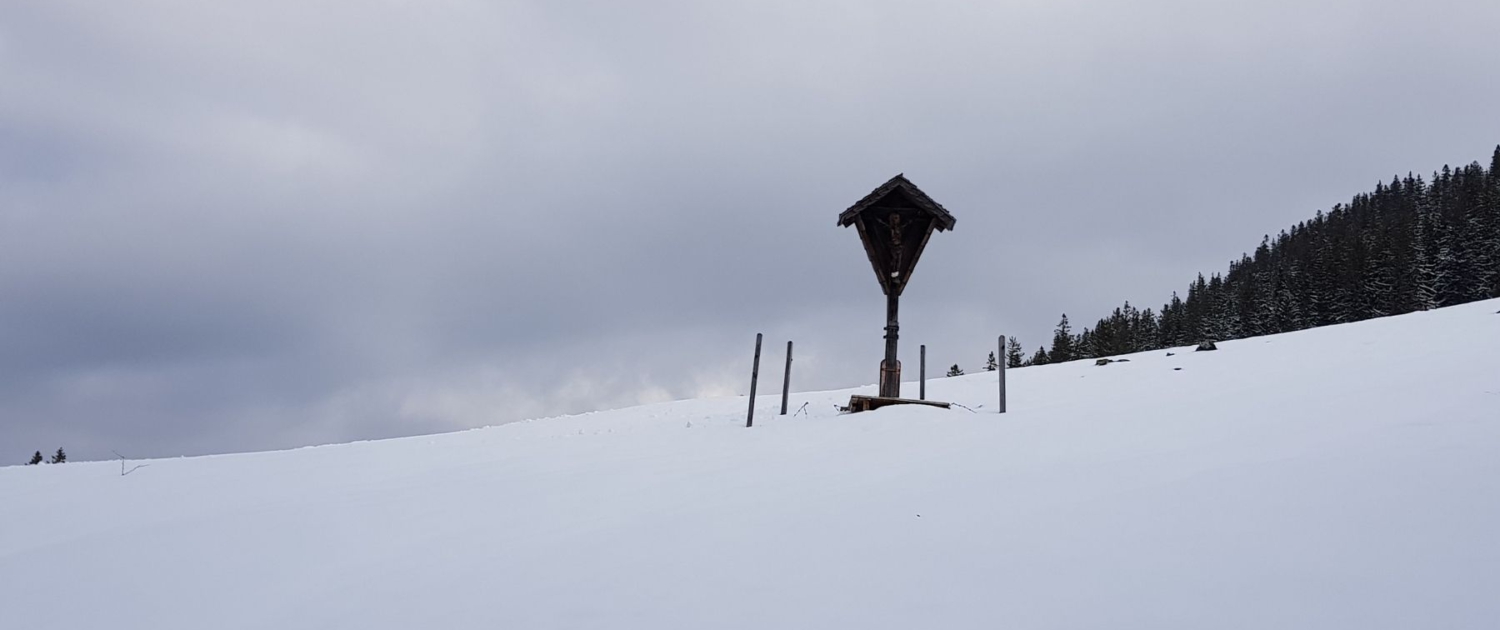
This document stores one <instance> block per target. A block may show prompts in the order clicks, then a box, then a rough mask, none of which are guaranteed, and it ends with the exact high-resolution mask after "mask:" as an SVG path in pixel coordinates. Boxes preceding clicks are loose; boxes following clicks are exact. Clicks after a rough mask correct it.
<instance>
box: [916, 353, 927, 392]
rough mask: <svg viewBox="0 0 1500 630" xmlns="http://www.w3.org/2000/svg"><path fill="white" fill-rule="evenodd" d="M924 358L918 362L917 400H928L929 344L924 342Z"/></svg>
mask: <svg viewBox="0 0 1500 630" xmlns="http://www.w3.org/2000/svg"><path fill="white" fill-rule="evenodd" d="M921 355H922V359H921V361H920V362H919V363H918V364H917V374H918V376H917V380H918V382H919V383H920V384H919V385H917V400H927V344H922V352H921Z"/></svg>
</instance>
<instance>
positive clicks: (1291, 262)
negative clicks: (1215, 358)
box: [1024, 147, 1500, 365]
mask: <svg viewBox="0 0 1500 630" xmlns="http://www.w3.org/2000/svg"><path fill="white" fill-rule="evenodd" d="M1491 297H1500V147H1496V149H1495V153H1494V155H1493V157H1492V158H1491V161H1490V167H1489V169H1488V170H1486V169H1485V168H1484V167H1483V166H1482V165H1480V164H1479V163H1478V162H1474V163H1472V164H1470V165H1468V166H1465V167H1462V168H1459V169H1452V168H1449V167H1447V166H1444V167H1443V169H1442V170H1441V171H1439V172H1435V173H1433V174H1432V176H1431V177H1430V178H1429V179H1423V178H1422V177H1421V176H1413V175H1411V174H1408V175H1407V176H1406V177H1404V178H1402V177H1395V178H1392V179H1391V182H1390V183H1389V184H1385V183H1382V184H1377V185H1376V186H1375V191H1374V192H1369V193H1362V194H1359V195H1356V196H1355V197H1354V198H1353V199H1351V200H1350V201H1349V203H1347V204H1338V205H1335V206H1334V207H1333V208H1332V209H1330V210H1329V211H1328V213H1326V214H1325V213H1323V212H1322V211H1319V212H1318V214H1317V215H1316V216H1314V217H1313V218H1312V219H1311V220H1308V221H1304V222H1301V223H1298V224H1297V225H1294V226H1292V227H1291V228H1290V229H1288V230H1284V231H1282V232H1281V233H1280V234H1277V235H1276V236H1275V237H1271V236H1266V237H1265V238H1263V239H1262V240H1261V243H1260V246H1259V247H1256V248H1255V253H1254V254H1244V255H1242V256H1241V257H1240V259H1239V260H1236V261H1233V262H1230V263H1229V270H1228V271H1227V272H1225V273H1222V274H1221V273H1214V274H1212V275H1211V276H1209V277H1208V278H1204V277H1203V274H1201V273H1200V274H1199V275H1198V278H1197V279H1196V280H1194V281H1193V282H1192V283H1191V284H1189V285H1188V287H1187V294H1186V295H1185V296H1182V295H1179V294H1177V293H1176V292H1174V293H1173V294H1172V298H1171V299H1170V300H1169V301H1168V302H1167V303H1165V304H1163V305H1162V307H1161V309H1160V310H1152V309H1151V308H1146V309H1138V308H1136V307H1135V306H1132V305H1131V304H1130V303H1129V302H1126V303H1125V304H1124V305H1122V306H1120V307H1119V308H1116V309H1115V310H1114V312H1113V313H1110V314H1109V315H1108V316H1107V317H1103V318H1101V319H1099V320H1098V322H1096V323H1095V324H1094V325H1093V326H1091V327H1085V328H1083V330H1082V331H1081V332H1077V333H1075V332H1074V329H1073V326H1072V324H1071V323H1070V322H1069V321H1068V316H1067V315H1063V317H1062V321H1061V322H1059V323H1058V326H1057V329H1056V331H1055V332H1054V334H1053V338H1052V345H1051V347H1050V348H1047V347H1043V348H1039V349H1038V350H1037V351H1036V353H1035V354H1033V355H1032V356H1031V357H1030V358H1028V359H1027V360H1026V361H1025V363H1024V364H1025V365H1040V364H1043V363H1056V362H1061V361H1071V360H1075V359H1087V358H1095V357H1107V356H1112V355H1117V354H1126V353H1130V352H1141V351H1145V350H1155V349H1160V348H1171V347H1177V346H1183V345H1188V344H1194V343H1198V342H1201V341H1207V340H1213V341H1224V340H1228V339H1239V338H1242V337H1254V336H1258V335H1269V334H1274V333H1281V332H1288V331H1293V330H1302V329H1304V328H1314V327H1317V326H1327V325H1329V324H1341V323H1344V322H1353V321H1359V320H1362V319H1369V318H1372V317H1382V316H1386V315H1398V314H1401V313H1409V312H1412V311H1419V310H1427V309H1433V308H1438V307H1441V306H1451V305H1454V304H1462V303H1464V302H1472V301H1474V300H1483V299H1487V298H1491Z"/></svg>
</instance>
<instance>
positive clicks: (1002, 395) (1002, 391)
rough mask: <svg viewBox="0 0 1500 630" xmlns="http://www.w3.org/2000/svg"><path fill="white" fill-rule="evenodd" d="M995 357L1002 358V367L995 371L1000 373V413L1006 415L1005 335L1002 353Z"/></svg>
mask: <svg viewBox="0 0 1500 630" xmlns="http://www.w3.org/2000/svg"><path fill="white" fill-rule="evenodd" d="M995 356H997V357H1000V360H999V361H998V363H999V364H1000V367H999V368H997V369H996V370H995V371H996V372H999V373H1000V413H1005V335H1000V353H999V354H996V355H995Z"/></svg>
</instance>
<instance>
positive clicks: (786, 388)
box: [781, 341, 792, 416]
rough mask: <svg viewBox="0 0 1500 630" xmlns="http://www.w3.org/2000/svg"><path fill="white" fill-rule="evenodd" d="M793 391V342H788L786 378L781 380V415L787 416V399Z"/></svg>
mask: <svg viewBox="0 0 1500 630" xmlns="http://www.w3.org/2000/svg"><path fill="white" fill-rule="evenodd" d="M791 389H792V342H790V341H788V342H786V377H784V378H782V379H781V415H783V416H784V415H786V397H787V396H788V395H789V394H790V393H791Z"/></svg>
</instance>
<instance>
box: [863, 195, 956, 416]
mask: <svg viewBox="0 0 1500 630" xmlns="http://www.w3.org/2000/svg"><path fill="white" fill-rule="evenodd" d="M956 223H957V221H956V220H954V218H953V215H952V214H949V213H948V211H947V209H945V208H943V206H942V205H940V204H938V202H936V201H934V200H933V199H932V197H929V196H927V194H926V193H924V192H922V191H921V189H919V188H917V186H916V184H913V183H911V180H908V179H906V177H905V176H904V175H896V176H895V177H892V178H891V179H890V180H889V181H887V182H886V183H884V184H881V185H880V187H878V188H876V189H875V190H873V191H871V192H870V194H868V195H865V197H864V198H863V199H861V200H859V201H858V202H856V203H855V204H854V205H853V206H850V207H849V209H848V210H845V211H844V212H843V213H841V214H839V225H841V226H844V227H848V226H851V225H852V226H854V228H855V230H857V231H858V232H859V240H860V242H861V243H862V244H863V245H864V248H865V256H867V257H868V258H869V259H870V267H871V268H872V269H874V270H875V279H876V280H878V281H879V282H880V289H881V291H882V292H884V293H885V296H886V317H885V357H884V358H883V359H882V360H881V362H880V380H879V391H880V396H881V397H883V398H900V397H901V362H900V360H899V358H898V356H897V350H898V345H899V340H900V337H901V335H900V330H901V324H900V317H899V311H900V306H901V293H902V292H903V291H905V290H906V285H907V283H908V282H909V281H910V279H911V275H912V272H913V271H914V270H915V269H916V266H917V260H918V259H920V258H921V257H922V251H923V250H924V249H926V247H927V241H928V240H929V239H930V238H931V237H932V232H933V230H938V231H945V230H951V229H953V226H954V225H955V224H956ZM922 369H923V371H924V376H925V370H926V366H925V364H924V365H923V368H922ZM924 380H925V379H924ZM922 387H923V398H925V397H926V384H925V382H924V383H923V386H922Z"/></svg>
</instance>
